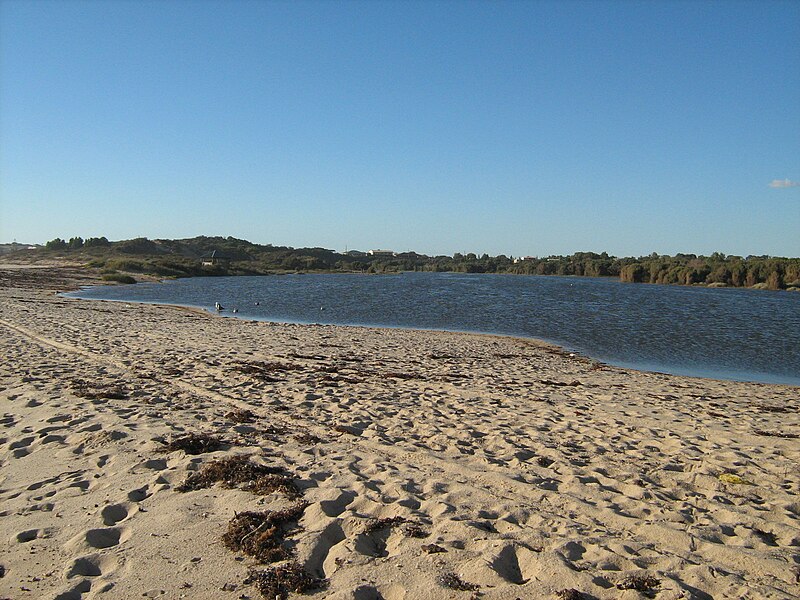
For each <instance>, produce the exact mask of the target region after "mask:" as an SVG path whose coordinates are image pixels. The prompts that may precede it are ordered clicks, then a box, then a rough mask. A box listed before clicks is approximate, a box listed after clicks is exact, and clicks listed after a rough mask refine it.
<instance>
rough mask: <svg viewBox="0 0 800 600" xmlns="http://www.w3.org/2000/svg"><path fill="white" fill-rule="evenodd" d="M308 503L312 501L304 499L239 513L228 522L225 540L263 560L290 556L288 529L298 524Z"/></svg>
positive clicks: (224, 542)
mask: <svg viewBox="0 0 800 600" xmlns="http://www.w3.org/2000/svg"><path fill="white" fill-rule="evenodd" d="M306 506H308V504H306V503H305V502H300V503H298V504H295V505H294V506H291V507H289V508H287V509H284V510H279V511H271V510H267V511H264V512H253V511H245V512H241V513H237V514H236V515H235V516H234V517H233V519H231V520H230V522H229V523H228V530H227V531H226V532H225V534H224V535H223V536H222V543H223V544H225V546H226V547H227V548H230V549H231V550H233V551H235V552H242V553H244V554H247V555H249V556H252V557H254V558H256V559H257V560H259V561H261V562H265V563H268V562H278V561H281V560H286V559H288V558H290V557H291V554H292V552H291V550H290V549H288V548H286V547H285V546H284V542H285V541H286V540H285V538H284V535H285V533H286V532H287V531H288V530H290V529H292V528H294V527H298V525H297V521H298V520H299V519H300V517H302V516H303V511H305V509H306ZM292 524H294V526H293V525H292Z"/></svg>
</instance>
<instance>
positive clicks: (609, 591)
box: [0, 266, 800, 600]
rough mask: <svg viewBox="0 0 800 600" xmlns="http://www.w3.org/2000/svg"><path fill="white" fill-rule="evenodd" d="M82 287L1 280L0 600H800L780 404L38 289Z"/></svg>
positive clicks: (761, 390)
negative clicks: (245, 517)
mask: <svg viewBox="0 0 800 600" xmlns="http://www.w3.org/2000/svg"><path fill="white" fill-rule="evenodd" d="M91 281H92V277H91V276H90V275H86V274H85V272H84V271H83V270H80V269H63V268H40V269H32V268H14V269H11V268H7V267H5V268H4V267H1V266H0V284H1V285H0V299H2V306H3V311H2V314H0V332H1V335H0V340H2V348H1V349H2V353H3V356H4V360H3V361H2V364H0V407H2V411H0V412H2V417H0V426H1V427H0V448H2V454H0V460H1V461H2V462H0V528H2V538H3V540H4V544H5V546H4V550H3V553H2V558H0V565H1V566H2V569H0V573H2V577H0V598H6V597H7V598H14V599H28V598H30V599H34V598H59V599H60V600H74V599H81V600H83V599H89V598H103V599H115V598H119V599H123V598H124V599H127V598H141V597H146V598H201V599H202V598H209V599H211V598H231V599H245V598H260V597H262V592H261V591H259V589H258V585H257V584H258V582H259V581H261V582H262V586H263V589H264V590H267V591H265V592H264V593H265V594H270V595H267V596H264V597H274V596H275V594H277V595H278V596H281V595H283V594H284V592H285V593H286V594H289V595H290V596H291V595H292V594H290V590H291V586H288V585H284V586H283V587H281V584H280V583H277V584H274V586H273V587H272V588H269V584H268V583H263V582H264V581H267V582H268V581H269V578H270V575H264V574H265V573H273V574H275V573H278V574H280V573H285V572H286V571H287V569H283V570H280V569H279V570H278V571H270V569H275V568H280V567H281V566H283V565H287V564H296V565H298V566H299V568H300V569H302V571H303V572H304V573H305V574H306V576H307V577H306V578H307V579H308V580H309V582H310V584H313V585H316V586H317V591H309V592H307V594H309V597H312V598H336V599H350V598H352V599H355V600H368V599H378V598H384V599H385V600H399V599H401V598H405V599H408V600H412V599H417V598H420V599H426V598H433V599H438V598H473V597H474V598H479V597H480V598H498V599H501V598H502V599H510V600H513V599H515V598H562V599H563V598H601V599H606V598H608V599H611V598H615V599H618V598H622V599H625V598H642V597H655V598H658V599H672V598H698V599H703V598H791V597H798V596H800V583H799V582H798V578H800V570H798V569H799V568H800V500H798V491H799V490H800V471H799V470H798V458H800V439H799V438H798V435H800V416H799V413H800V411H799V410H798V408H799V407H800V388H798V387H792V386H781V385H766V384H753V383H739V382H728V381H716V380H709V379H694V378H688V377H679V376H670V375H663V374H656V373H643V372H637V371H633V370H626V369H620V368H613V367H608V366H605V365H600V364H598V363H595V362H593V361H591V360H589V359H587V358H584V357H581V356H572V355H570V354H568V353H565V352H563V351H561V350H560V349H558V348H555V347H553V346H548V345H546V344H542V343H537V342H535V341H531V340H520V339H514V338H503V337H495V336H482V335H472V334H458V333H443V332H431V331H406V330H395V329H392V330H381V329H371V328H360V327H338V326H313V325H281V324H270V323H263V322H250V321H243V320H235V319H223V318H219V317H216V316H213V315H208V314H205V313H201V312H198V311H191V310H186V309H180V308H175V307H162V306H152V305H134V304H123V303H111V302H101V301H85V300H75V299H68V298H62V297H60V296H58V295H56V294H55V291H56V290H64V289H68V288H69V287H74V286H75V285H77V284H85V283H89V282H91ZM248 411H249V412H248ZM201 435H207V436H210V437H207V438H199V439H200V440H201V441H202V440H205V441H211V442H213V441H214V440H216V441H218V442H219V447H218V448H217V449H214V448H213V445H211V447H206V446H204V447H201V448H199V450H201V452H200V453H198V454H190V453H187V451H186V450H184V449H171V448H178V447H179V446H181V441H184V442H185V441H186V440H187V439H191V438H187V437H186V436H201ZM195 441H197V438H195ZM170 442H177V444H175V445H173V446H170V445H169V444H170ZM189 449H190V450H192V448H189ZM241 455H246V456H247V457H249V463H242V462H241V461H240V462H239V463H230V462H227V463H226V462H224V460H225V459H229V458H231V457H238V456H241ZM212 464H213V465H216V468H217V471H220V470H221V471H225V469H226V468H227V469H229V470H230V472H224V473H223V475H222V476H221V477H222V478H223V479H225V477H228V480H227V484H226V482H225V481H221V482H217V483H214V476H213V473H212V471H209V470H208V469H207V467H208V465H212ZM236 464H239V466H241V465H242V464H250V465H256V466H258V467H259V468H260V469H261V472H263V473H266V474H267V475H264V477H266V478H269V477H271V478H272V479H264V480H259V481H261V483H262V484H264V482H267V483H269V482H272V483H276V482H277V484H280V485H276V486H273V487H272V488H270V487H269V486H266V487H264V485H261V486H257V485H254V484H253V482H255V481H256V480H257V477H260V476H261V475H253V476H252V477H250V478H249V479H248V477H246V476H245V477H244V478H243V479H241V480H235V479H233V478H232V475H231V473H232V471H233V467H234V466H235V465H236ZM253 468H254V469H255V467H253ZM255 470H256V471H258V469H255ZM190 476H193V477H195V479H191V477H190ZM198 481H199V482H201V483H199V484H198V483H197V482H198ZM189 482H192V485H187V483H189ZM247 511H250V512H252V513H254V514H256V515H260V517H259V518H261V519H262V521H261V523H262V524H261V525H255V526H253V527H252V528H251V530H247V527H248V525H247V524H246V523H244V524H243V522H242V520H241V514H242V513H244V512H247ZM237 515H239V517H237ZM276 515H278V516H280V515H283V516H285V517H286V519H285V520H284V521H280V520H279V519H277V517H276ZM253 518H254V519H255V518H256V517H253ZM236 519H239V520H238V521H236ZM270 519H272V520H270ZM232 522H233V523H232ZM231 524H232V525H233V527H231ZM237 527H238V529H237ZM229 528H230V530H229ZM226 532H228V535H227V536H226ZM267 534H268V535H267ZM253 540H258V542H259V544H260V546H258V545H257V547H256V548H255V552H256V554H257V555H258V556H259V557H260V558H257V557H254V556H251V555H248V554H246V553H245V551H250V552H253V551H254V550H253V547H252V546H253V545H252V544H250V542H251V541H253ZM265 549H266V550H269V552H266V551H265ZM259 552H260V554H259ZM269 560H275V561H276V562H269ZM248 577H249V579H248ZM636 588H638V589H636Z"/></svg>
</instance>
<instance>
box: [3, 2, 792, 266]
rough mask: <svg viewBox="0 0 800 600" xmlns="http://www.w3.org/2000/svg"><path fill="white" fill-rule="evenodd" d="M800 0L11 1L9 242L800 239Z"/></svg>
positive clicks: (747, 248) (494, 243)
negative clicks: (96, 239)
mask: <svg viewBox="0 0 800 600" xmlns="http://www.w3.org/2000/svg"><path fill="white" fill-rule="evenodd" d="M798 29H800V2H796V1H788V2H769V1H758V2H755V1H754V2H733V1H726V2H708V3H707V2H679V1H670V2H666V1H665V2H657V1H655V2H633V1H625V2H610V1H607V2H600V1H596V2H579V1H562V2H547V1H530V2H488V1H487V2H432V1H431V2H377V1H376V2H333V1H320V2H241V1H240V2H236V1H232V2H179V1H177V0H175V1H171V2H158V1H147V2H145V1H140V2H133V1H124V2H123V1H107V2H100V1H88V0H84V1H80V2H73V1H70V0H60V1H58V2H47V1H25V2H18V1H14V0H0V242H11V241H12V240H17V241H19V242H44V241H46V240H49V239H52V238H54V237H64V238H69V237H71V236H76V235H79V236H82V237H84V238H86V237H92V236H101V235H105V236H106V237H108V238H109V239H126V238H131V237H137V236H144V237H149V238H182V237H191V236H195V235H224V236H229V235H230V236H234V237H240V238H245V239H249V240H251V241H254V242H258V243H272V244H276V245H290V246H295V247H300V246H322V247H326V248H332V249H336V250H343V249H344V248H345V247H347V248H350V249H353V248H357V249H362V250H367V249H370V248H391V249H394V250H397V251H404V250H416V251H418V252H424V253H428V254H452V253H454V252H476V253H484V252H486V253H489V254H500V253H502V254H510V255H514V256H518V255H528V254H530V255H548V254H568V253H572V252H575V251H588V250H592V251H597V252H601V251H607V252H609V253H611V254H615V255H618V256H622V255H643V254H649V253H650V252H654V251H655V252H659V253H666V254H674V253H676V252H694V253H698V254H700V253H702V254H710V253H711V252H714V251H717V250H718V251H722V252H725V253H729V254H743V255H747V254H772V255H781V256H800V233H798V232H800V186H798V185H795V183H796V182H800V109H799V108H798V107H800V36H798V35H797V31H798Z"/></svg>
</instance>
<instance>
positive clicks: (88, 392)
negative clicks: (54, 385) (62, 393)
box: [70, 379, 128, 400]
mask: <svg viewBox="0 0 800 600" xmlns="http://www.w3.org/2000/svg"><path fill="white" fill-rule="evenodd" d="M70 388H71V389H72V393H73V394H75V395H76V396H78V397H79V398H86V399H87V400H97V399H100V398H103V399H108V400H124V399H125V398H127V397H128V394H127V392H126V391H125V389H124V388H123V387H122V386H120V385H117V384H113V383H108V384H103V383H88V382H87V381H84V380H83V379H74V380H73V381H72V383H71V384H70Z"/></svg>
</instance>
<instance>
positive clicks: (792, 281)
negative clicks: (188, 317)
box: [41, 236, 800, 290]
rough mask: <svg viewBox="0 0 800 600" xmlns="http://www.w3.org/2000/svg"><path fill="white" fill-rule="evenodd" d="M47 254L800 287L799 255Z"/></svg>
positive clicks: (52, 244)
mask: <svg viewBox="0 0 800 600" xmlns="http://www.w3.org/2000/svg"><path fill="white" fill-rule="evenodd" d="M214 251H216V252H217V255H222V256H224V257H225V258H226V259H228V260H227V261H225V263H224V264H218V265H213V266H203V265H202V264H201V258H202V257H203V256H206V255H209V254H210V253H211V252H214ZM41 252H45V253H59V252H63V253H71V254H76V255H77V254H81V255H83V256H84V257H85V258H86V260H87V263H88V264H89V265H90V266H93V267H96V268H100V269H101V270H102V271H104V272H106V273H109V274H113V273H118V272H120V271H122V272H133V273H147V274H152V275H157V276H167V277H191V276H197V275H258V274H270V273H278V272H287V271H288V272H298V271H299V272H331V271H337V272H338V271H345V272H362V273H396V272H402V271H436V272H460V273H509V274H519V275H561V276H576V277H617V278H619V279H620V280H621V281H624V282H632V283H660V284H677V285H710V286H719V287H722V286H730V287H757V288H764V289H772V290H777V289H798V288H800V258H780V257H771V256H747V257H741V256H733V255H731V256H726V255H725V254H723V253H720V252H715V253H713V254H712V255H710V256H702V255H700V256H698V255H695V254H676V255H675V256H667V255H659V254H656V253H653V254H650V255H648V256H640V257H624V258H618V257H615V256H610V255H609V254H607V253H606V252H602V253H599V254H598V253H595V252H576V253H574V254H571V255H569V256H557V255H552V256H547V257H541V258H540V257H517V258H516V259H515V258H514V257H513V256H506V255H503V254H500V255H498V256H489V255H488V254H483V255H480V256H479V255H477V254H473V253H467V254H461V253H455V254H453V255H452V256H446V255H440V256H427V255H424V254H418V253H416V252H402V253H397V254H395V255H393V256H371V255H368V254H366V253H359V252H349V253H340V252H335V251H333V250H328V249H325V248H292V247H289V246H273V245H271V244H266V245H261V244H254V243H252V242H249V241H247V240H241V239H237V238H233V237H227V238H223V237H206V236H199V237H195V238H190V239H183V240H150V239H148V238H135V239H131V240H122V241H117V242H111V241H109V240H108V239H107V238H105V237H98V238H88V239H86V240H84V239H82V238H81V237H73V238H70V239H69V240H64V239H61V238H55V239H53V240H50V241H49V242H47V243H46V244H45V247H44V248H43V249H42V250H41Z"/></svg>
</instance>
